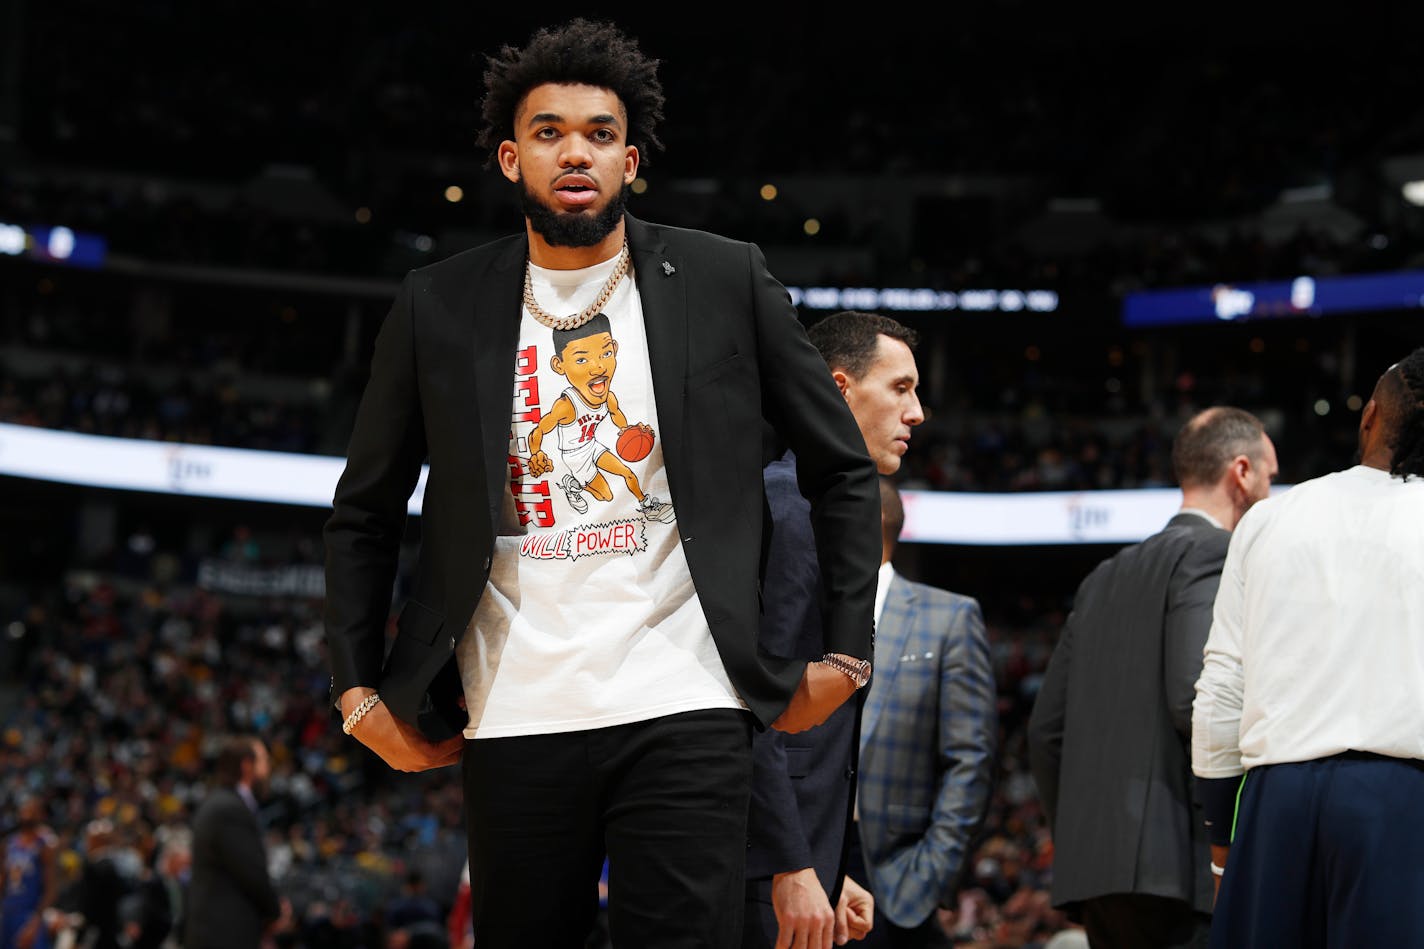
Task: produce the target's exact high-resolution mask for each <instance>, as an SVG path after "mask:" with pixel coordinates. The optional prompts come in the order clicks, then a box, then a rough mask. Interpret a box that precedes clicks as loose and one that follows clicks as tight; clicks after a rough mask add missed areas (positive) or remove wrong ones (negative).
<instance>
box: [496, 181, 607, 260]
mask: <svg viewBox="0 0 1424 949" xmlns="http://www.w3.org/2000/svg"><path fill="white" fill-rule="evenodd" d="M628 193H629V189H628V188H627V187H626V186H625V187H624V188H622V189H621V190H620V191H619V192H618V194H617V195H615V196H614V197H613V199H612V200H611V201H609V202H608V203H607V204H606V205H604V206H603V207H602V208H598V207H595V206H594V205H585V206H583V207H575V208H564V207H560V208H557V209H555V208H551V207H549V206H548V205H547V204H544V203H543V202H542V201H540V200H539V199H538V198H536V197H535V196H534V195H532V194H530V193H529V189H528V188H527V187H523V188H520V189H519V204H520V208H521V210H523V212H524V216H525V218H526V219H528V221H529V226H530V227H531V228H533V230H534V233H536V234H538V235H539V236H540V237H542V238H544V240H545V241H546V242H547V243H548V244H549V245H550V246H553V247H592V246H593V245H595V244H597V243H599V242H600V241H602V240H603V239H604V238H605V237H607V236H608V235H609V234H612V233H613V231H614V229H615V228H617V227H618V223H619V222H620V221H622V220H623V212H624V210H625V209H626V207H627V202H628Z"/></svg>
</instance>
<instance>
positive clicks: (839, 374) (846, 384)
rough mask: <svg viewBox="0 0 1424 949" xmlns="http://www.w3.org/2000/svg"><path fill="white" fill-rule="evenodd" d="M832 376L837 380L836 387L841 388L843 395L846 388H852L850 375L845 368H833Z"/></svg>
mask: <svg viewBox="0 0 1424 949" xmlns="http://www.w3.org/2000/svg"><path fill="white" fill-rule="evenodd" d="M831 378H832V379H834V380H836V388H837V389H840V390H841V395H845V394H846V389H848V388H850V375H849V374H847V373H846V371H845V370H844V369H832V370H831Z"/></svg>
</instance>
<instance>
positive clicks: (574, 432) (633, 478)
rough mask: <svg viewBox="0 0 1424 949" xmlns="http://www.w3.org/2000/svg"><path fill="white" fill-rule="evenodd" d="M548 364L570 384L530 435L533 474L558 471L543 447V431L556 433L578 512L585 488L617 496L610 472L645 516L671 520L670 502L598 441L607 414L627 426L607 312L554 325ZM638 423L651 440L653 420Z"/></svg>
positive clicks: (584, 503) (564, 484) (584, 505)
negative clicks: (571, 324) (616, 386)
mask: <svg viewBox="0 0 1424 949" xmlns="http://www.w3.org/2000/svg"><path fill="white" fill-rule="evenodd" d="M549 368H551V369H553V370H554V371H555V372H557V373H558V374H559V375H561V376H563V377H564V378H565V379H567V380H568V381H569V386H568V388H567V389H565V390H564V392H563V394H562V395H560V396H559V397H558V398H557V399H555V400H554V404H553V405H552V406H551V407H550V409H549V411H548V412H547V413H545V414H544V416H543V418H541V419H540V420H539V424H538V426H537V427H536V428H535V429H534V431H532V432H531V433H530V434H529V473H530V474H531V475H533V476H534V477H536V478H537V477H539V476H541V475H543V474H546V473H548V472H551V471H553V470H554V462H553V461H552V460H551V459H550V458H549V456H548V454H547V453H546V452H545V451H544V449H543V447H542V446H543V442H544V438H545V436H547V435H548V434H549V433H550V432H556V433H557V436H558V449H559V458H560V460H561V461H562V463H563V465H564V467H565V468H567V469H568V470H567V471H566V472H565V473H564V475H563V477H561V478H560V479H559V487H561V488H563V490H564V495H565V496H566V497H567V498H568V500H569V505H570V506H571V507H572V508H573V509H574V510H575V511H577V512H578V513H579V514H586V513H587V512H588V500H587V499H586V498H585V497H584V496H583V495H584V492H585V491H587V492H588V493H589V494H592V495H593V496H594V497H595V498H597V499H598V500H600V501H611V500H613V489H612V488H611V487H610V486H609V484H608V479H607V478H605V477H604V473H605V472H607V473H608V474H612V475H616V476H618V477H620V478H622V479H623V481H624V483H625V484H627V485H628V490H629V491H630V492H632V494H633V496H634V497H635V498H637V499H638V510H639V512H641V513H642V515H643V517H644V518H645V519H647V520H650V521H658V522H660V523H663V524H670V523H672V521H673V518H674V517H676V514H675V513H674V511H673V509H672V505H671V504H666V503H664V502H663V501H660V500H658V499H657V498H656V497H653V496H652V495H645V494H644V493H643V488H642V486H641V485H640V484H639V483H638V476H637V475H635V474H633V470H632V469H631V468H629V467H628V466H627V465H626V464H625V463H624V462H623V459H622V458H619V457H618V455H617V454H616V453H615V452H613V451H611V450H610V449H609V448H608V446H606V445H604V444H603V443H602V442H601V441H599V440H598V426H599V425H600V424H601V423H602V422H603V420H604V419H605V418H606V419H611V420H612V422H613V424H614V425H615V426H617V427H618V430H619V431H620V432H623V431H625V430H626V429H628V428H629V423H628V419H627V418H626V417H625V416H624V415H623V411H622V410H621V409H620V408H618V397H617V396H616V395H614V394H613V373H614V371H615V370H616V369H617V368H618V341H617V340H615V339H614V338H613V328H612V326H611V325H610V324H609V321H608V316H607V315H606V314H603V313H600V314H598V315H597V316H595V317H594V318H593V319H591V320H589V321H588V322H587V323H585V324H584V325H583V326H580V327H577V328H575V329H571V330H554V355H553V356H552V357H550V359H549ZM635 427H636V428H638V429H640V430H641V431H643V432H644V433H645V434H646V435H647V437H648V440H649V441H651V439H652V437H653V430H652V428H651V427H650V426H649V425H647V424H646V423H643V422H640V423H638V424H637V426H635Z"/></svg>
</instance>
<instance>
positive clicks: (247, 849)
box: [183, 735, 290, 949]
mask: <svg viewBox="0 0 1424 949" xmlns="http://www.w3.org/2000/svg"><path fill="white" fill-rule="evenodd" d="M270 773H271V765H270V762H269V759H268V756H267V746H266V744H265V743H263V741H262V740H261V739H260V738H257V737H255V736H251V735H240V736H236V737H232V738H229V739H227V740H226V742H225V743H224V744H223V746H222V747H221V748H220V749H219V751H218V756H217V760H216V762H214V765H213V782H214V787H213V789H212V791H210V792H209V794H208V796H207V797H206V798H205V799H204V800H203V803H202V804H200V805H199V806H198V810H197V811H196V812H195V813H194V814H193V828H192V829H193V841H192V869H191V877H190V879H189V883H188V894H187V898H186V908H185V911H184V918H185V920H186V923H185V927H184V934H183V947H184V949H257V947H258V946H260V945H261V944H262V940H263V936H264V935H265V934H267V933H268V932H270V931H274V930H275V928H276V927H277V926H278V924H279V921H281V920H283V919H287V920H289V919H290V906H289V905H288V904H287V903H286V902H285V901H284V900H282V899H279V898H278V895H277V890H276V888H275V887H274V886H273V885H272V879H271V877H270V876H269V875H268V871H267V848H266V846H265V845H264V844H263V841H262V828H261V825H260V824H259V823H258V819H257V816H258V799H259V797H261V795H262V794H264V793H265V790H266V787H267V779H268V776H269V775H270ZM284 913H285V914H286V915H284Z"/></svg>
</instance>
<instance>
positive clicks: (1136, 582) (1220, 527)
mask: <svg viewBox="0 0 1424 949" xmlns="http://www.w3.org/2000/svg"><path fill="white" fill-rule="evenodd" d="M1172 463H1173V469H1174V473H1175V475H1176V479H1177V483H1178V485H1179V486H1180V487H1181V491H1182V501H1181V508H1180V510H1179V511H1178V512H1177V513H1176V514H1175V515H1174V516H1173V517H1172V519H1171V520H1169V521H1168V522H1167V524H1166V526H1165V527H1163V528H1162V530H1161V531H1159V532H1158V533H1156V534H1154V535H1152V536H1151V537H1148V538H1147V539H1146V540H1143V541H1141V542H1140V543H1137V544H1133V545H1131V546H1129V547H1126V548H1124V549H1122V550H1120V551H1118V553H1116V554H1114V555H1113V556H1112V557H1110V558H1108V559H1107V560H1105V561H1104V562H1102V563H1101V564H1099V565H1098V567H1097V568H1096V569H1094V570H1093V572H1092V573H1090V574H1089V575H1088V577H1087V578H1086V579H1085V580H1084V581H1083V582H1082V584H1081V586H1080V587H1079V588H1078V592H1077V595H1076V596H1075V597H1074V599H1073V607H1072V612H1071V613H1070V614H1069V616H1068V620H1067V623H1066V624H1065V625H1064V627H1063V631H1062V635H1061V636H1060V637H1059V640H1058V643H1057V645H1056V646H1055V647H1054V650H1053V656H1052V658H1051V659H1050V660H1049V663H1048V669H1047V671H1046V672H1045V674H1044V677H1043V681H1042V683H1041V684H1040V686H1039V691H1038V696H1037V699H1036V700H1035V702H1034V707H1033V712H1032V715H1031V716H1030V719H1029V731H1028V751H1029V764H1030V767H1031V768H1032V771H1033V778H1034V782H1035V784H1036V785H1037V787H1038V793H1039V797H1040V798H1041V799H1042V802H1043V808H1044V811H1045V813H1046V814H1047V816H1048V821H1049V827H1050V828H1051V830H1052V834H1053V854H1054V864H1053V888H1052V895H1053V905H1054V906H1056V907H1059V908H1063V909H1066V910H1068V911H1069V912H1070V915H1072V916H1073V917H1074V918H1076V919H1078V920H1080V921H1081V922H1082V923H1083V925H1084V928H1085V929H1086V930H1087V934H1088V941H1089V942H1090V943H1091V944H1092V946H1093V947H1094V949H1105V947H1121V949H1152V947H1168V946H1204V945H1206V939H1207V935H1208V933H1209V931H1210V927H1211V901H1212V890H1213V885H1212V877H1211V873H1210V871H1209V866H1210V863H1211V858H1210V854H1209V852H1208V847H1207V839H1206V827H1205V825H1204V824H1203V823H1202V813H1201V808H1200V805H1199V804H1198V803H1197V801H1196V797H1195V795H1194V793H1193V786H1192V785H1193V779H1192V771H1191V751H1190V749H1191V734H1192V699H1193V695H1194V688H1195V685H1196V681H1197V676H1198V675H1199V674H1200V673H1201V666H1202V647H1203V646H1204V645H1205V644H1206V638H1207V633H1208V631H1209V630H1210V628H1211V611H1212V602H1213V600H1214V599H1215V597H1216V590H1217V585H1218V583H1219V582H1220V580H1221V565H1222V562H1223V561H1224V560H1225V558H1226V548H1227V542H1228V540H1229V539H1230V537H1231V531H1232V529H1233V528H1235V527H1236V525H1237V523H1238V522H1239V521H1240V520H1241V517H1242V515H1244V514H1245V513H1246V512H1247V511H1248V510H1249V509H1250V508H1251V506H1252V505H1254V504H1256V503H1257V502H1259V501H1261V500H1262V499H1264V498H1266V497H1267V496H1268V495H1269V494H1270V491H1271V481H1272V479H1273V478H1275V476H1276V473H1277V464H1276V450H1275V446H1274V444H1273V443H1272V441H1271V439H1270V437H1269V436H1268V435H1267V434H1266V431H1265V428H1264V426H1263V425H1262V424H1261V421H1260V419H1258V418H1257V417H1256V416H1255V415H1252V414H1251V413H1249V412H1246V411H1244V410H1242V409H1238V408H1235V407H1232V406H1213V407H1212V408H1208V409H1205V410H1203V411H1202V412H1200V413H1198V414H1197V415H1195V416H1194V417H1192V418H1191V419H1190V420H1189V421H1188V422H1187V423H1186V424H1185V425H1184V426H1182V428H1181V430H1180V431H1179V432H1178V433H1177V435H1176V437H1175V439H1174V440H1173V444H1172Z"/></svg>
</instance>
